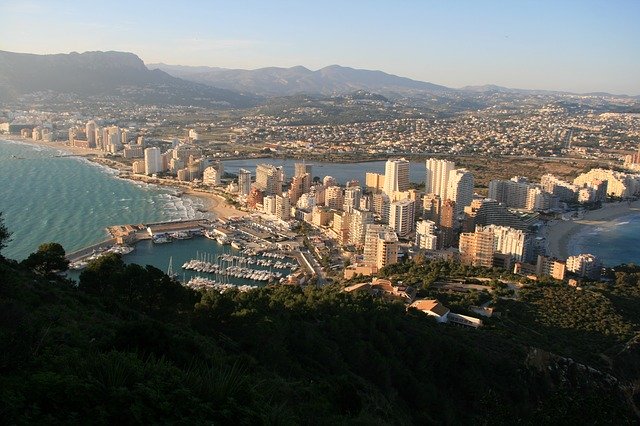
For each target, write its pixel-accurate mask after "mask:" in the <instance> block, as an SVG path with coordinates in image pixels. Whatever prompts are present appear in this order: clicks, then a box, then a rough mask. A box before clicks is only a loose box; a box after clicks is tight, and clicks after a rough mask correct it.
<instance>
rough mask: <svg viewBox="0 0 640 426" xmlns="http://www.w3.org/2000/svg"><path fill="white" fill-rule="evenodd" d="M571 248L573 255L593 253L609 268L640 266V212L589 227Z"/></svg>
mask: <svg viewBox="0 0 640 426" xmlns="http://www.w3.org/2000/svg"><path fill="white" fill-rule="evenodd" d="M567 249H568V252H569V255H576V254H580V253H590V254H593V255H595V256H597V257H598V258H599V259H600V260H601V262H602V263H603V265H605V266H609V267H611V266H616V265H620V264H622V263H626V264H630V263H635V264H636V265H640V214H638V213H632V214H629V215H626V216H621V217H618V218H616V219H614V220H612V221H610V222H609V223H607V224H604V225H602V226H598V227H596V228H591V227H588V228H586V229H584V230H583V231H581V232H579V233H578V234H576V235H574V236H573V237H572V238H571V240H570V241H569V244H568V247H567Z"/></svg>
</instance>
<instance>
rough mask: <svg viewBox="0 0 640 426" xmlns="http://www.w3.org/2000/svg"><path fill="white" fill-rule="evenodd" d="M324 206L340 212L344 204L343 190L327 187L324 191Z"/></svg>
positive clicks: (336, 187)
mask: <svg viewBox="0 0 640 426" xmlns="http://www.w3.org/2000/svg"><path fill="white" fill-rule="evenodd" d="M324 204H325V206H327V207H329V208H330V209H334V210H342V205H343V204H344V194H343V190H342V188H341V187H339V186H329V187H327V188H326V189H325V190H324Z"/></svg>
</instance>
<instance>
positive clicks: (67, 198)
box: [0, 140, 205, 260]
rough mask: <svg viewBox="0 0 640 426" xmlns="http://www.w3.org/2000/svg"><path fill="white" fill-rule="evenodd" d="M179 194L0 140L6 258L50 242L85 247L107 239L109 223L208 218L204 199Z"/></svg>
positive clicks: (47, 150) (43, 150)
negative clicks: (6, 241) (202, 210)
mask: <svg viewBox="0 0 640 426" xmlns="http://www.w3.org/2000/svg"><path fill="white" fill-rule="evenodd" d="M177 194H178V192H177V191H176V190H174V189H171V188H166V187H159V186H155V185H148V184H145V183H137V182H132V181H129V180H125V179H120V178H118V176H117V173H116V172H115V171H113V170H112V169H109V168H107V167H103V166H100V165H97V164H95V163H92V162H90V161H88V160H86V159H84V158H81V157H74V156H68V155H67V154H65V152H64V151H62V150H56V149H52V148H47V147H41V146H36V145H29V144H25V143H22V142H14V141H6V140H0V211H1V212H3V219H4V223H5V225H6V227H7V228H8V229H9V231H10V232H12V238H11V241H10V242H9V244H8V246H7V247H6V248H5V249H4V250H3V251H2V254H3V256H5V257H7V258H10V259H16V260H22V259H24V258H26V257H27V256H28V255H29V253H32V252H34V251H36V250H37V248H38V246H39V245H40V244H42V243H44V242H50V241H53V242H58V243H60V244H62V246H63V247H64V248H65V250H66V251H67V252H72V251H75V250H78V249H81V248H83V247H86V246H89V245H91V244H93V243H96V242H99V241H102V240H104V239H106V238H108V234H107V232H106V229H105V228H106V227H107V226H111V225H119V224H127V223H148V222H157V221H168V220H179V219H192V218H201V217H204V215H205V213H202V212H201V211H200V210H201V209H202V208H203V207H204V204H203V201H202V200H199V199H197V198H190V197H187V196H177Z"/></svg>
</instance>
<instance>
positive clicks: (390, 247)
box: [364, 225, 398, 270]
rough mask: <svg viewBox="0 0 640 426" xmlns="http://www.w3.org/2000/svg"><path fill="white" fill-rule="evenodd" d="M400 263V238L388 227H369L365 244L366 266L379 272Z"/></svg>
mask: <svg viewBox="0 0 640 426" xmlns="http://www.w3.org/2000/svg"><path fill="white" fill-rule="evenodd" d="M397 262H398V236H397V235H396V233H395V232H394V231H393V230H392V229H391V228H389V227H388V226H386V225H369V226H368V227H367V231H366V236H365V244H364V264H365V265H366V266H372V267H374V268H376V270H379V269H381V268H384V267H385V266H387V265H393V264H394V263H397Z"/></svg>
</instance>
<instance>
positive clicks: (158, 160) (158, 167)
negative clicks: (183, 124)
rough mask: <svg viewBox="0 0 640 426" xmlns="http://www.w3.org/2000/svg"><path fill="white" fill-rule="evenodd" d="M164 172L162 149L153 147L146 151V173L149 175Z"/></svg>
mask: <svg viewBox="0 0 640 426" xmlns="http://www.w3.org/2000/svg"><path fill="white" fill-rule="evenodd" d="M161 171H162V153H161V152H160V148H156V147H151V148H147V149H145V150H144V172H145V174H147V175H151V174H154V173H160V172H161Z"/></svg>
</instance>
